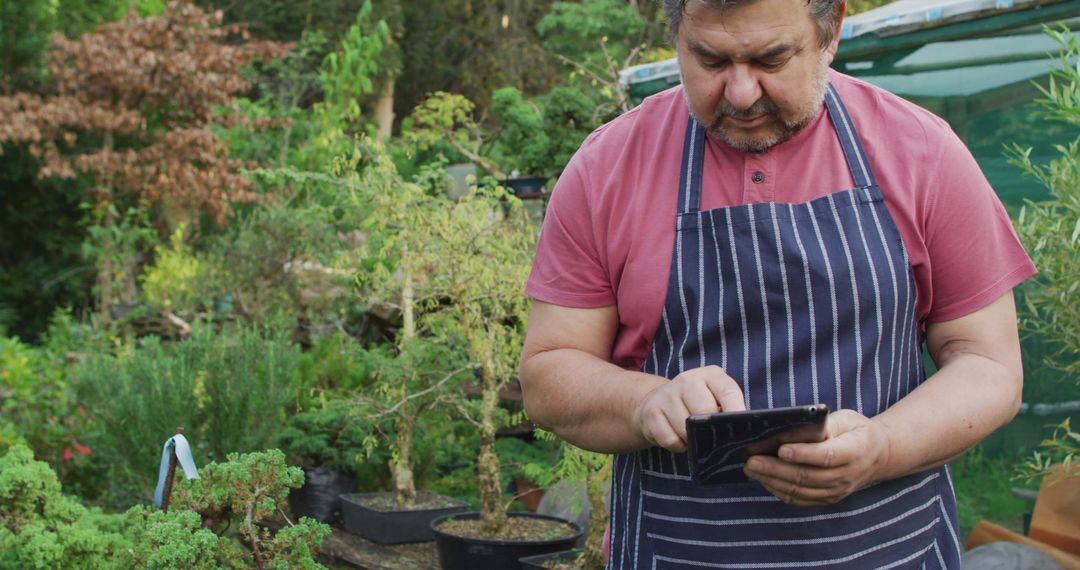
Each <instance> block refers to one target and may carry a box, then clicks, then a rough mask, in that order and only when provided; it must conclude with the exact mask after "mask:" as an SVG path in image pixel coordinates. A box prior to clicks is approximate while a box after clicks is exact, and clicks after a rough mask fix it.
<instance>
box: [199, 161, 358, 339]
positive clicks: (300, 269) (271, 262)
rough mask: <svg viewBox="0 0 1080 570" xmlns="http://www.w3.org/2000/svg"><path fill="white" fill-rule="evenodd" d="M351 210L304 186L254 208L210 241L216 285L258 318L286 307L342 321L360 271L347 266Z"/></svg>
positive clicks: (236, 306) (240, 310)
mask: <svg viewBox="0 0 1080 570" xmlns="http://www.w3.org/2000/svg"><path fill="white" fill-rule="evenodd" d="M263 175H264V176H267V177H269V178H275V179H276V178H280V176H281V175H279V174H277V173H273V172H265V171H264V173H263ZM275 183H276V182H275ZM351 214H352V211H351V210H350V211H346V210H345V209H343V208H342V207H341V206H340V205H339V204H334V203H333V202H330V201H329V200H327V201H325V202H323V203H320V202H319V201H318V200H316V198H313V197H310V196H305V195H303V194H301V195H298V196H296V197H294V198H293V199H292V201H290V202H283V203H278V204H273V205H270V206H268V207H265V208H259V209H257V210H254V211H252V212H251V213H250V214H249V215H248V216H247V217H246V218H245V219H244V220H242V221H241V222H240V223H239V224H237V225H236V226H234V228H233V229H231V230H230V231H228V232H226V233H223V234H221V235H219V236H216V237H215V238H214V239H212V240H210V241H209V244H208V246H207V250H206V251H205V253H204V254H203V255H204V256H205V260H206V263H207V264H208V265H209V267H210V271H211V273H212V276H211V277H210V281H211V284H212V287H213V288H214V290H216V291H218V292H221V293H225V294H228V295H230V296H231V298H232V305H233V306H232V309H233V311H235V313H237V315H238V316H240V317H242V318H243V319H244V320H245V321H247V322H250V323H253V324H258V323H262V322H265V321H267V320H268V319H270V318H271V317H272V316H273V315H274V314H278V313H280V314H284V315H287V316H289V317H290V318H294V319H297V320H300V321H305V322H314V323H335V321H336V322H338V323H340V322H341V320H342V319H343V318H344V317H343V313H344V312H345V311H346V310H347V305H348V303H349V301H350V300H351V297H350V293H351V283H352V272H351V271H348V270H344V269H341V268H340V266H342V265H346V261H345V260H346V259H348V258H350V257H351V253H350V252H351V250H352V249H353V248H354V247H355V239H356V237H357V236H356V235H355V234H353V233H350V232H351V231H352V230H353V229H355V226H354V225H352V222H351V221H350V220H349V219H348V216H350V215H351Z"/></svg>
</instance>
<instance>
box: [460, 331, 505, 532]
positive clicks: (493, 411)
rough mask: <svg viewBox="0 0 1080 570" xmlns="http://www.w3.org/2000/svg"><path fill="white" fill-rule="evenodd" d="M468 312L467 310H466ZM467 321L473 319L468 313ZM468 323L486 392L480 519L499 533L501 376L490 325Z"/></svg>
mask: <svg viewBox="0 0 1080 570" xmlns="http://www.w3.org/2000/svg"><path fill="white" fill-rule="evenodd" d="M466 315H467V313H466ZM465 320H466V321H468V320H470V319H469V318H468V316H466V317H465ZM470 324H471V323H468V322H466V323H465V325H466V326H465V330H467V331H473V332H472V334H471V335H470V338H469V339H468V340H469V344H470V345H472V347H471V351H472V353H473V354H474V355H477V356H480V359H479V360H480V380H481V382H483V392H482V396H481V400H480V453H479V457H477V460H476V470H477V479H478V482H477V483H478V486H479V490H480V520H481V525H482V526H483V527H484V530H485V531H486V532H490V533H493V534H494V533H497V532H498V531H499V530H500V529H501V528H503V527H504V526H506V510H505V509H504V508H503V504H502V502H503V495H502V485H501V476H500V471H501V468H500V466H499V456H498V455H496V453H495V430H496V428H497V426H496V424H495V421H496V417H497V414H498V411H499V379H498V377H496V375H495V355H494V354H492V352H493V351H494V344H493V342H494V341H493V339H491V338H484V337H485V335H490V334H491V333H490V332H489V331H488V330H486V329H487V327H481V328H480V329H479V330H477V329H476V328H473V327H472V326H469V325H470Z"/></svg>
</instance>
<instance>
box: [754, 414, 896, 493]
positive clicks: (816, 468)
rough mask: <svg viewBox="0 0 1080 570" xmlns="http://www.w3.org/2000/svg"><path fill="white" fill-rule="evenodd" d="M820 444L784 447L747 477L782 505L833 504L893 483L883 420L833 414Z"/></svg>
mask: <svg viewBox="0 0 1080 570" xmlns="http://www.w3.org/2000/svg"><path fill="white" fill-rule="evenodd" d="M826 430H827V432H828V437H827V438H826V440H825V441H823V442H820V443H785V444H784V445H782V446H780V450H779V452H778V455H779V457H770V456H767V455H755V456H753V457H751V458H750V459H748V460H747V462H746V466H745V467H744V472H745V473H746V475H747V476H748V477H750V478H751V479H754V480H756V481H758V482H759V483H761V484H762V485H764V486H765V488H766V489H768V490H769V492H770V493H772V494H773V495H776V497H777V498H779V499H780V500H781V501H783V502H785V503H789V504H793V505H799V506H804V507H810V506H821V505H831V504H834V503H837V502H839V501H841V500H843V499H844V498H845V497H847V496H848V495H850V494H852V493H854V492H855V491H858V490H859V489H862V488H863V487H866V486H868V485H870V484H873V483H876V482H878V481H880V480H882V479H885V478H888V476H887V475H886V474H885V473H884V472H885V470H886V466H887V465H888V460H889V434H888V431H887V429H886V427H885V426H884V425H883V424H881V423H880V422H878V421H875V420H873V419H870V418H867V417H866V416H863V415H862V414H859V413H857V412H854V411H851V410H839V411H836V412H833V413H832V414H829V418H828V420H826Z"/></svg>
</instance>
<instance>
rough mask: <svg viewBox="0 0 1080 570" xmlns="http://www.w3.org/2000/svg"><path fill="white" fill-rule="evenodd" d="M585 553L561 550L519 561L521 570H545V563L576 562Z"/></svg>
mask: <svg viewBox="0 0 1080 570" xmlns="http://www.w3.org/2000/svg"><path fill="white" fill-rule="evenodd" d="M584 552H585V551H584V550H582V549H580V548H575V549H573V550H561V551H559V552H552V553H551V554H539V555H537V556H526V557H525V558H522V559H521V560H520V562H521V570H534V569H540V570H547V566H545V563H547V562H569V561H571V560H577V558H578V557H579V556H581V555H582V554H583V553H584Z"/></svg>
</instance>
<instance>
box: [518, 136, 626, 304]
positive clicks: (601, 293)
mask: <svg viewBox="0 0 1080 570" xmlns="http://www.w3.org/2000/svg"><path fill="white" fill-rule="evenodd" d="M583 154H584V150H579V151H578V153H577V154H576V155H575V156H574V157H573V159H571V161H570V163H569V164H568V165H567V167H566V169H565V170H564V171H563V174H562V176H560V177H559V180H558V182H557V183H556V185H555V188H554V190H553V191H552V194H551V199H550V201H549V203H548V206H547V211H546V212H545V214H544V224H543V227H542V228H541V230H540V239H539V240H538V242H537V248H536V257H535V259H534V261H533V266H532V272H531V273H530V275H529V280H528V283H527V284H526V286H525V292H526V294H528V295H529V296H530V297H532V298H534V299H537V300H539V301H544V302H546V303H552V304H555V305H561V306H565V307H575V308H597V307H606V306H609V305H614V304H615V294H614V291H613V289H612V287H611V283H610V281H609V280H608V278H607V272H606V271H605V269H604V267H603V264H602V263H601V261H600V260H601V256H600V254H599V249H598V245H597V243H598V237H597V236H596V234H595V232H594V224H593V220H592V216H593V215H594V211H593V210H592V208H590V205H589V199H588V191H589V186H588V176H587V168H586V167H585V164H584V162H585V158H584V156H583Z"/></svg>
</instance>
